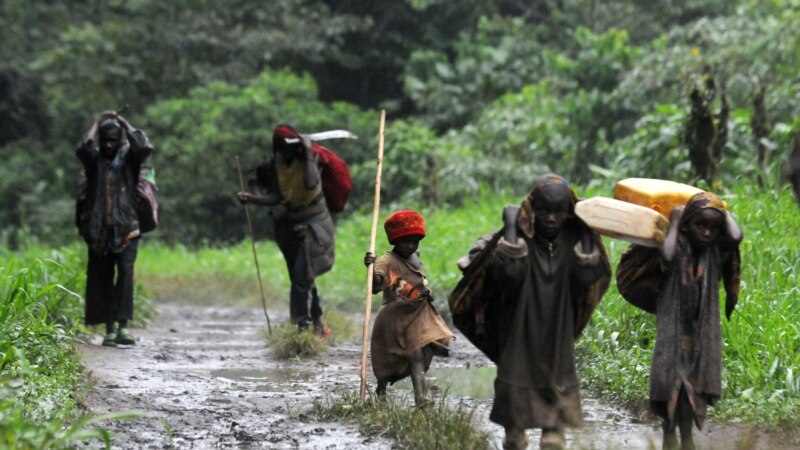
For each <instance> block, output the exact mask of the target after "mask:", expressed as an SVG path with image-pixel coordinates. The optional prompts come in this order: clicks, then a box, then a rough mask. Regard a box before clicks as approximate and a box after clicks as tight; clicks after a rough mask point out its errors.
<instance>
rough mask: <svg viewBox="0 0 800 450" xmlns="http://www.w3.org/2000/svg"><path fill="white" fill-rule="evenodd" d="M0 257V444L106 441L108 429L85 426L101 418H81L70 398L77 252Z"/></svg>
mask: <svg viewBox="0 0 800 450" xmlns="http://www.w3.org/2000/svg"><path fill="white" fill-rule="evenodd" d="M33 255H47V259H40V258H37V257H35V256H33ZM0 256H2V259H0V358H2V359H0V447H2V448H26V449H27V448H72V447H74V446H75V445H76V443H77V442H79V441H82V440H86V439H95V438H100V439H102V440H103V441H104V442H105V443H106V445H107V442H108V433H107V432H106V431H105V430H103V429H102V428H93V427H94V426H95V425H96V423H97V421H99V420H105V418H97V417H92V416H90V415H86V416H82V417H81V411H80V410H79V408H78V403H77V400H76V392H78V391H79V390H80V387H81V383H82V377H83V368H82V366H81V365H80V361H79V359H78V356H77V353H76V351H75V344H74V335H75V334H76V333H77V332H78V331H79V330H80V329H81V325H80V324H81V319H82V316H83V308H82V299H81V297H80V295H79V294H77V292H78V291H82V286H83V283H84V276H83V272H82V269H83V267H82V266H81V265H79V264H78V261H79V259H80V258H79V256H78V255H77V253H75V251H74V250H73V249H65V251H64V252H57V251H51V250H45V249H43V248H36V249H31V250H30V251H29V252H26V253H25V254H22V255H19V254H10V253H8V252H6V251H4V250H3V251H0ZM113 417H114V418H120V417H122V415H115V416H113ZM70 424H71V425H70Z"/></svg>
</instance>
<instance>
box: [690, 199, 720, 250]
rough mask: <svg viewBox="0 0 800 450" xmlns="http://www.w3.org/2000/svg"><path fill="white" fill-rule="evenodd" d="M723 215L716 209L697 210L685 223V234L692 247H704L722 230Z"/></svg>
mask: <svg viewBox="0 0 800 450" xmlns="http://www.w3.org/2000/svg"><path fill="white" fill-rule="evenodd" d="M724 222H725V216H724V215H722V213H721V212H719V211H717V210H716V209H711V208H706V209H703V210H702V211H700V212H698V213H697V214H695V215H694V216H692V218H691V219H689V221H688V222H687V224H686V234H687V235H688V236H689V242H691V244H692V246H693V247H696V248H700V249H703V248H706V247H708V246H709V245H710V244H712V243H713V242H714V241H715V240H716V239H717V238H718V237H719V235H720V233H721V232H722V226H723V224H724Z"/></svg>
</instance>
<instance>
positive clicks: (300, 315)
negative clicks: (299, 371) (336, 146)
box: [237, 125, 334, 337]
mask: <svg viewBox="0 0 800 450" xmlns="http://www.w3.org/2000/svg"><path fill="white" fill-rule="evenodd" d="M272 149H273V156H272V158H271V159H270V160H269V161H268V162H267V163H265V164H264V165H262V166H259V169H258V173H257V178H256V180H255V183H253V182H251V183H250V192H239V193H237V197H238V198H239V201H240V202H241V203H242V204H247V203H253V204H256V205H262V206H269V207H271V210H270V216H271V218H272V221H273V224H274V230H275V241H276V242H277V244H278V247H279V248H280V250H281V253H282V254H283V257H284V260H285V261H286V268H287V269H288V271H289V278H290V280H291V290H290V294H289V312H290V317H291V321H292V323H294V324H295V325H297V326H298V327H299V328H300V329H301V330H305V329H308V328H309V327H313V332H314V334H315V335H316V336H318V337H326V336H328V335H330V328H328V326H327V325H326V324H325V322H324V321H323V320H322V306H321V304H320V297H319V293H318V292H317V286H316V284H315V283H314V279H315V278H316V277H318V276H319V275H322V274H324V273H326V272H328V271H329V270H330V269H331V267H333V261H334V225H333V219H332V218H331V214H330V211H329V210H328V207H327V206H326V203H325V196H324V193H323V191H322V181H321V169H320V165H319V157H318V156H317V154H316V153H314V151H313V149H312V144H311V142H310V141H309V140H308V139H306V138H304V137H303V136H301V135H300V134H299V133H298V132H297V131H295V130H294V128H292V127H291V126H290V125H278V126H277V127H276V128H275V130H274V131H273V134H272Z"/></svg>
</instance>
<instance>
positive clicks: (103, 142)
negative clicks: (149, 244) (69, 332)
mask: <svg viewBox="0 0 800 450" xmlns="http://www.w3.org/2000/svg"><path fill="white" fill-rule="evenodd" d="M152 152H153V147H152V146H151V145H150V142H149V141H148V139H147V136H145V134H144V132H142V131H141V130H138V129H136V128H134V127H132V126H131V124H130V123H128V121H127V120H125V118H123V117H122V116H121V115H119V114H117V113H116V112H114V111H104V112H103V113H101V114H99V115H98V116H97V117H96V118H95V121H94V123H93V124H92V126H91V128H90V129H89V131H88V132H87V133H86V136H85V137H84V139H83V140H82V141H81V142H80V143H79V144H78V146H77V148H76V149H75V154H76V155H77V157H78V159H80V161H81V164H82V165H83V174H84V175H85V179H84V180H83V182H82V183H81V185H82V186H83V189H82V190H81V193H80V194H79V198H78V206H77V211H76V222H77V226H78V231H79V233H80V235H81V237H83V239H84V240H85V241H86V243H87V244H88V245H89V260H88V266H87V271H86V309H85V319H84V321H85V322H86V324H87V325H98V324H105V326H106V335H105V337H104V338H103V345H104V346H112V347H113V346H117V345H119V344H122V345H132V344H135V343H136V339H135V337H134V336H133V335H132V334H131V333H130V331H129V330H128V322H129V321H130V320H131V319H132V318H133V284H134V281H133V266H134V262H135V261H136V254H137V251H138V250H137V249H138V242H139V237H140V236H141V232H142V231H141V230H140V223H139V219H138V217H137V213H136V202H137V199H136V193H137V183H138V181H139V174H140V172H141V170H142V163H143V162H144V161H145V160H146V159H147V158H148V156H150V154H151V153H152ZM117 324H118V325H119V327H118V328H115V325H117Z"/></svg>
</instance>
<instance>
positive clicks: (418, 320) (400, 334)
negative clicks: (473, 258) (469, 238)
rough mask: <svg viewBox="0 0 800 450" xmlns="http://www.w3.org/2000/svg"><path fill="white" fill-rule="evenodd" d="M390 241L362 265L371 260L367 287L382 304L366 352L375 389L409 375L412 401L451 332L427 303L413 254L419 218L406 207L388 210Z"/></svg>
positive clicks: (422, 391)
mask: <svg viewBox="0 0 800 450" xmlns="http://www.w3.org/2000/svg"><path fill="white" fill-rule="evenodd" d="M384 229H385V230H386V236H387V237H388V238H389V243H390V244H392V245H393V246H394V247H393V248H392V250H391V251H390V252H387V253H385V254H384V255H383V256H381V257H380V258H379V259H378V260H377V262H376V261H375V255H374V254H372V253H370V252H367V254H366V255H364V265H366V266H367V267H369V266H370V265H372V264H375V266H374V273H373V279H372V292H373V293H375V294H376V293H378V292H383V304H382V305H381V308H380V309H379V310H378V315H377V316H376V317H375V325H374V326H373V328H372V340H371V345H370V347H371V349H370V355H371V356H372V370H373V372H374V373H375V377H376V378H377V379H378V387H377V389H376V390H375V393H376V394H377V395H384V394H385V393H386V386H387V385H388V384H392V383H394V382H396V381H399V380H402V379H403V378H405V377H407V376H409V375H410V376H411V384H412V386H413V388H414V402H415V404H416V405H417V407H423V406H425V405H426V400H425V396H426V395H427V392H426V388H425V372H427V371H428V368H430V365H431V360H432V359H433V357H434V356H448V355H449V351H448V348H447V346H448V345H449V343H450V341H451V340H452V339H453V333H452V332H451V331H450V329H449V328H447V325H445V323H444V320H442V317H441V315H440V314H439V311H438V310H437V309H436V306H434V304H433V293H432V292H431V290H430V289H429V287H428V278H427V277H426V276H425V270H424V268H423V266H422V262H421V261H420V259H419V252H418V251H417V249H418V248H419V242H420V241H421V240H422V239H423V238H424V237H425V220H424V218H423V217H422V215H421V214H420V213H418V212H416V211H412V210H400V211H396V212H394V213H392V214H391V215H390V216H389V218H387V219H386V222H384Z"/></svg>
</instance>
